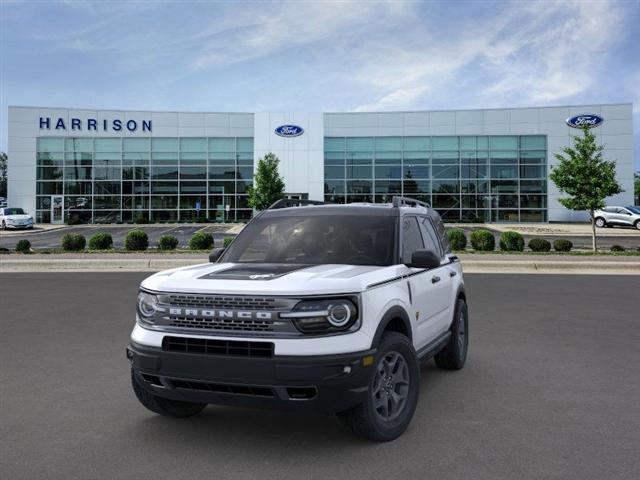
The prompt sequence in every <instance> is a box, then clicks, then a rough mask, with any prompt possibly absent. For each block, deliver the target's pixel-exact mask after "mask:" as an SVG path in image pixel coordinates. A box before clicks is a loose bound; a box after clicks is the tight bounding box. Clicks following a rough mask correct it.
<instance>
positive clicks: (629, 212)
mask: <svg viewBox="0 0 640 480" xmlns="http://www.w3.org/2000/svg"><path fill="white" fill-rule="evenodd" d="M593 215H594V218H595V219H596V227H599V228H603V227H614V226H616V225H619V226H623V227H635V228H637V229H638V230H640V207H632V206H628V207H604V208H603V209H602V210H596V211H595V212H594V214H593Z"/></svg>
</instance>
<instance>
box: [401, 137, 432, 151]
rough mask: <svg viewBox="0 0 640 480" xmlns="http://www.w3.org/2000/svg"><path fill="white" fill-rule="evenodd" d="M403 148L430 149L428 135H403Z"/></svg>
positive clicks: (406, 149) (408, 149)
mask: <svg viewBox="0 0 640 480" xmlns="http://www.w3.org/2000/svg"><path fill="white" fill-rule="evenodd" d="M404 150H405V151H421V152H428V151H429V150H431V139H430V138H429V137H404Z"/></svg>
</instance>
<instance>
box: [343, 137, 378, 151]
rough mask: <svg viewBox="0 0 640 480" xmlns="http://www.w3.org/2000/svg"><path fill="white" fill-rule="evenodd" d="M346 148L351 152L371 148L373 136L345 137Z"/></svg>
mask: <svg viewBox="0 0 640 480" xmlns="http://www.w3.org/2000/svg"><path fill="white" fill-rule="evenodd" d="M347 150H349V151H351V152H356V151H366V150H369V151H370V150H373V138H371V137H350V138H347Z"/></svg>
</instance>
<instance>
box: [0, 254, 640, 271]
mask: <svg viewBox="0 0 640 480" xmlns="http://www.w3.org/2000/svg"><path fill="white" fill-rule="evenodd" d="M459 257H460V259H461V261H462V265H463V268H464V271H465V272H467V273H554V274H611V275H612V274H615V275H621V274H622V275H625V274H626V275H640V256H571V255H557V256H556V255H498V254H487V255H477V254H461V255H459ZM206 262H207V256H206V255H205V254H202V253H180V254H149V253H133V254H118V253H115V254H108V255H102V254H60V255H11V256H9V255H6V256H5V255H2V256H0V273H8V272H72V271H75V272H113V271H125V272H126V271H129V272H156V271H160V270H165V269H168V268H176V267H184V266H189V265H195V264H198V263H206Z"/></svg>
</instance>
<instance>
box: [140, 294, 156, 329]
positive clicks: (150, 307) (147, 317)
mask: <svg viewBox="0 0 640 480" xmlns="http://www.w3.org/2000/svg"><path fill="white" fill-rule="evenodd" d="M157 305H158V297H156V296H155V295H153V294H151V293H147V292H142V291H141V292H140V293H138V317H139V318H140V320H142V321H143V322H145V323H148V324H149V323H153V317H154V315H155V314H156V310H157Z"/></svg>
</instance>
